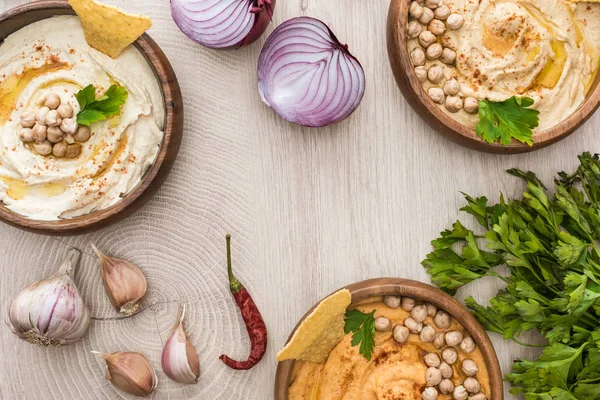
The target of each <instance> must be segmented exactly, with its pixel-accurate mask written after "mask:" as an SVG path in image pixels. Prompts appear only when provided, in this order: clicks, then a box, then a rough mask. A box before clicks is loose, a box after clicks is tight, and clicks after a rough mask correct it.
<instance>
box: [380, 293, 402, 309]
mask: <svg viewBox="0 0 600 400" xmlns="http://www.w3.org/2000/svg"><path fill="white" fill-rule="evenodd" d="M401 301H402V299H401V298H400V296H385V297H384V298H383V304H385V305H386V306H388V307H389V308H391V309H394V310H395V309H396V308H398V307H400V302H401Z"/></svg>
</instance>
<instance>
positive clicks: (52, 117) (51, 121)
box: [46, 110, 62, 126]
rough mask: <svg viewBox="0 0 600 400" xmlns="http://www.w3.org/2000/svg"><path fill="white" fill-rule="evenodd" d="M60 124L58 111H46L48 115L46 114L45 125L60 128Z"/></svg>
mask: <svg viewBox="0 0 600 400" xmlns="http://www.w3.org/2000/svg"><path fill="white" fill-rule="evenodd" d="M61 122H62V118H61V117H60V114H59V113H58V111H56V110H50V111H48V114H46V125H48V126H60V124H61Z"/></svg>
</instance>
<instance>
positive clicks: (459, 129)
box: [387, 0, 600, 154]
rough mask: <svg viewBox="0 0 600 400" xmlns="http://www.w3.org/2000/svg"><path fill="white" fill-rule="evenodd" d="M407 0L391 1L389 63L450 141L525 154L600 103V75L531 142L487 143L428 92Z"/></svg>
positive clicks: (571, 127)
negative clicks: (413, 56) (411, 41)
mask: <svg viewBox="0 0 600 400" xmlns="http://www.w3.org/2000/svg"><path fill="white" fill-rule="evenodd" d="M409 5H410V0H391V3H390V8H389V12H388V23H387V47H388V55H389V58H390V64H391V67H392V70H393V72H394V76H395V77H396V83H398V86H399V87H400V90H401V91H402V94H403V95H404V98H405V99H406V101H407V102H408V103H409V104H410V105H411V106H412V108H413V109H414V110H415V111H416V112H417V113H418V114H419V115H420V116H421V118H423V119H424V120H425V122H427V123H428V124H429V125H430V126H431V127H432V128H433V129H435V130H436V131H438V132H439V133H441V134H442V135H444V136H446V137H447V138H449V139H451V140H452V141H454V142H456V143H458V144H461V145H463V146H466V147H470V148H472V149H475V150H480V151H485V152H488V153H505V154H509V153H510V154H512V153H525V152H529V151H534V150H538V149H541V148H543V147H546V146H549V145H551V144H553V143H556V142H558V141H559V140H561V139H564V138H566V137H567V136H569V135H570V134H571V133H573V131H575V130H576V129H577V128H579V127H580V126H581V125H582V124H583V123H584V122H585V121H587V120H588V119H589V118H590V117H591V116H592V114H593V113H594V112H595V111H596V110H597V109H598V106H600V84H599V83H600V74H598V76H596V79H595V81H594V84H593V85H592V87H591V89H590V91H589V92H588V95H587V97H586V99H585V101H584V103H583V104H582V105H581V106H580V107H579V108H578V109H577V111H575V112H574V113H573V114H572V115H571V116H570V117H568V118H567V119H566V120H564V121H563V122H561V123H559V124H558V125H556V126H554V127H552V128H550V129H547V130H545V131H542V132H538V133H535V134H534V144H533V146H529V145H527V144H523V143H520V142H518V141H515V140H513V142H512V143H511V144H510V145H508V146H503V145H501V144H499V143H495V144H489V143H487V142H485V141H483V140H481V138H480V137H479V136H477V134H476V133H475V131H474V130H473V129H470V128H468V127H466V126H465V125H463V124H461V123H460V122H457V121H455V120H454V119H453V118H452V117H450V116H449V115H448V114H446V113H445V112H444V111H442V110H441V109H440V108H439V106H438V105H437V104H435V103H434V102H433V100H431V98H430V97H429V96H428V95H427V93H426V92H425V90H424V89H423V86H422V84H421V82H420V81H419V79H418V78H417V76H416V74H415V70H414V67H413V66H412V63H411V61H410V56H409V54H408V47H407V42H408V37H407V34H406V26H407V24H408V9H409Z"/></svg>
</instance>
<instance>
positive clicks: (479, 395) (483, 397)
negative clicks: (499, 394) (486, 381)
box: [469, 393, 488, 400]
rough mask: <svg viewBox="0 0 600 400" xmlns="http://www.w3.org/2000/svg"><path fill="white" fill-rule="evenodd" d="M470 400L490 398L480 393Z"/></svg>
mask: <svg viewBox="0 0 600 400" xmlns="http://www.w3.org/2000/svg"><path fill="white" fill-rule="evenodd" d="M469 400H488V398H487V396H486V395H485V394H484V393H478V394H476V395H473V396H469Z"/></svg>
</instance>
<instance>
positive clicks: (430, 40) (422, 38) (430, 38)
mask: <svg viewBox="0 0 600 400" xmlns="http://www.w3.org/2000/svg"><path fill="white" fill-rule="evenodd" d="M436 42H437V39H436V38H435V35H434V34H433V33H431V32H429V31H423V32H421V34H420V35H419V44H420V45H421V46H423V47H424V48H428V47H429V46H431V45H432V44H434V43H436Z"/></svg>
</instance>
